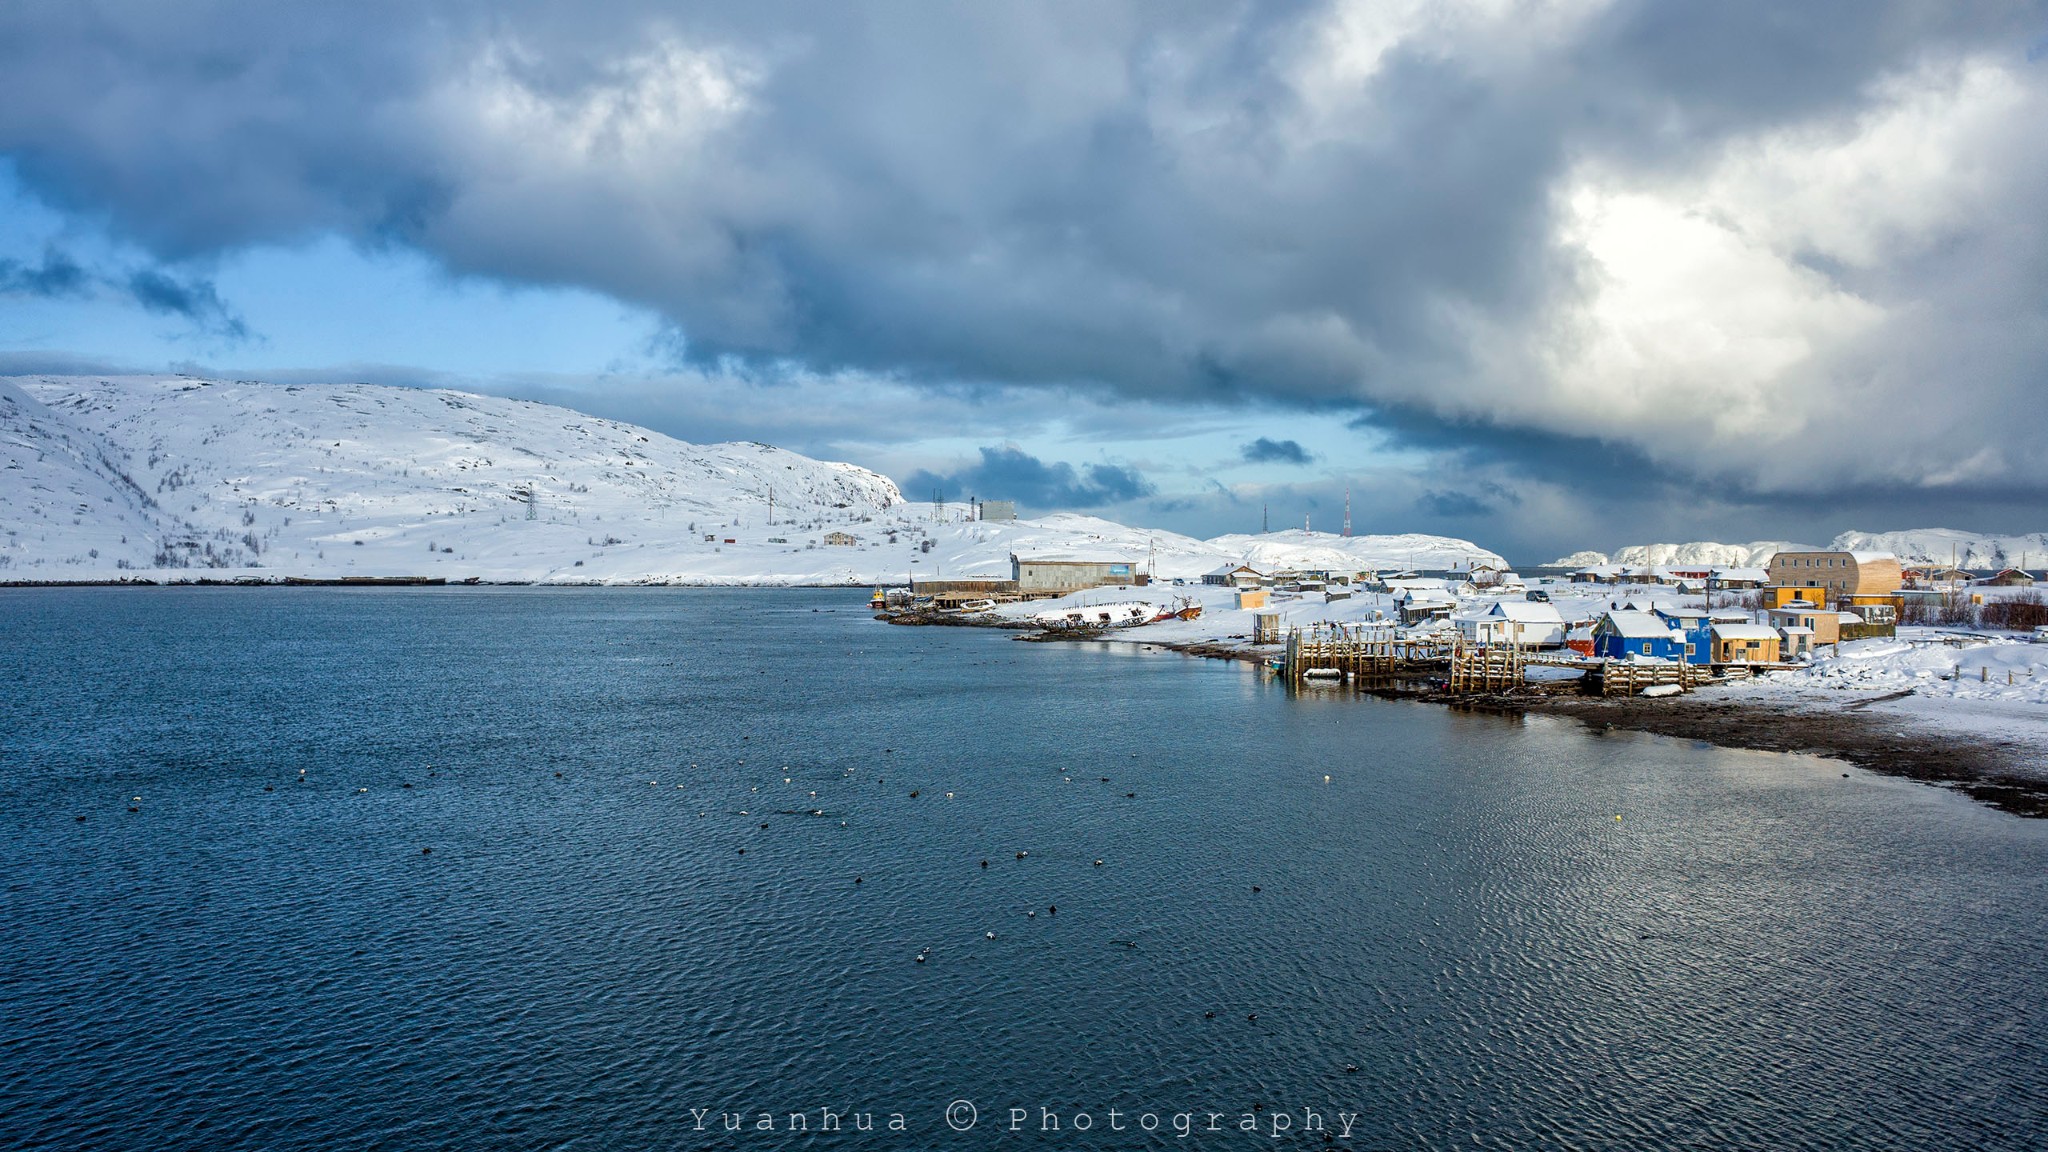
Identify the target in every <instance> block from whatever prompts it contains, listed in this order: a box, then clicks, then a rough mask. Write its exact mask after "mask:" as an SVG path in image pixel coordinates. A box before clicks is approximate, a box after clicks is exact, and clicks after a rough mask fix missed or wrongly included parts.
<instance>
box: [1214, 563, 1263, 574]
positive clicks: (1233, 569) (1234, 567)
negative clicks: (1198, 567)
mask: <svg viewBox="0 0 2048 1152" xmlns="http://www.w3.org/2000/svg"><path fill="white" fill-rule="evenodd" d="M1239 572H1249V573H1251V574H1252V575H1254V576H1257V575H1259V570H1258V569H1256V568H1254V567H1252V566H1251V565H1249V564H1225V565H1224V566H1222V567H1221V568H1211V569H1210V570H1209V571H1208V573H1207V575H1210V576H1232V575H1235V574H1237V573H1239Z"/></svg>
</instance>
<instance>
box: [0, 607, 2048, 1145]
mask: <svg viewBox="0 0 2048 1152" xmlns="http://www.w3.org/2000/svg"><path fill="white" fill-rule="evenodd" d="M863 597H864V593H858V592H853V591H838V592H753V593H748V592H727V591H709V592H707V591H682V590H612V591H541V590H507V591H492V590H459V591H458V590H446V591H439V590H406V591H393V592H383V591H356V590H243V589H215V590H189V591H174V590H115V589H92V590H37V591H10V592H0V660H4V665H0V800H4V803H0V878H4V892H5V894H4V896H0V1146H8V1147H17V1146H18V1147H28V1148H51V1149H81V1148H121V1149H129V1148H132V1149H164V1148H194V1149H198V1148H204V1149H215V1150H230V1149H293V1148H321V1149H331V1148H390V1149H407V1148H475V1149H521V1148H584V1149H615V1148H618V1149H630V1148H662V1149H668V1148H697V1147H759V1148H779V1147H791V1146H812V1145H818V1146H831V1147H845V1148H860V1147H873V1148H939V1147H944V1148H983V1147H986V1148H999V1147H1043V1148H1126V1147H1210V1148H1232V1147H1235V1148H1252V1147H1271V1146H1320V1145H1324V1144H1326V1143H1330V1142H1333V1141H1334V1142H1335V1143H1337V1144H1339V1145H1348V1146H1353V1147H1375V1148H1383V1147H1430V1146H1433V1147H1453V1146H1455V1147H1460V1148H1467V1147H1531V1146H1542V1147H1580V1148H1617V1149H1620V1148H1628V1149H1636V1148H1653V1147H1675V1146H1706V1147H1737V1146H1747V1147H1766V1146H1767V1147H1812V1148H1836V1147H1892V1148H1907V1147H1930V1146H1938V1147H1954V1148H2029V1147H2040V1146H2042V1143H2043V1141H2044V1140H2048V1050H2044V1036H2048V1027H2044V1023H2048V1022H2044V1019H2043V1015H2044V1014H2043V1009H2042V1003H2043V997H2044V994H2048V823H2044V822H2027V821H2022V820H2018V819H2015V818H2013V817H2009V816H2005V815H2002V814H1999V813H1996V812H1992V811H1989V810H1986V809H1983V808H1979V807H1975V806H1972V805H1970V804H1968V803H1966V802H1962V801H1958V800H1956V799H1953V798H1951V797H1949V796H1947V795H1946V794H1944V793H1941V792H1938V791H1935V790H1933V789H1929V788H1927V787H1924V786H1921V785H1917V784H1912V783H1907V782H1901V781H1894V780H1886V779H1880V778H1875V777H1871V776H1866V775H1864V774H1862V773H1860V772H1855V771H1853V770H1852V771H1851V772H1850V775H1849V777H1848V778H1846V779H1845V778H1844V777H1843V775H1842V771H1843V769H1842V768H1841V766H1840V765H1837V764H1834V763H1832V762H1827V761H1820V760H1809V759H1801V758H1795V757H1783V756H1773V755H1767V754H1760V753H1741V752H1730V751H1724V750H1718V749H1712V748H1707V747H1703V746H1696V745H1692V744H1687V743H1683V742H1673V741H1665V740H1656V739H1651V738H1646V737H1638V736H1625V735H1606V736H1602V735H1599V734H1595V733H1589V732H1586V731H1583V730H1580V729H1578V728H1576V727H1572V726H1569V725H1566V724H1563V723H1556V722H1548V721H1527V722H1518V721H1513V720H1505V719H1500V718H1495V717H1475V716H1466V715H1460V714H1456V713H1453V712H1450V711H1447V710H1444V709H1440V708H1434V707H1429V706H1422V705H1411V704H1395V703H1386V702H1376V701H1370V700H1360V699H1354V698H1349V697H1341V696H1339V695H1337V694H1335V693H1324V694H1315V695H1308V696H1303V697H1295V698H1290V697H1289V696H1287V695H1286V694H1285V693H1283V692H1281V691H1278V690H1276V689H1275V687H1274V686H1273V685H1272V684H1270V683H1269V682H1267V681H1266V680H1264V679H1262V678H1261V677H1260V675H1259V674H1258V673H1257V672H1256V671H1255V670H1253V669H1250V668H1248V667H1245V666H1241V665H1227V664H1222V663H1215V662H1207V661H1200V660H1192V659H1187V658H1184V657H1180V656H1176V655H1172V654H1167V653H1156V652H1128V651H1122V652H1120V651H1111V650H1107V649H1104V648H1100V647H1076V646H1067V645H1045V644H1020V643H1013V642H1010V641H1009V640H1007V639H1006V638H1005V637H1004V636H1003V635H1001V634H998V633H991V632H984V631H978V630H956V629H901V628H886V627H883V626H881V625H878V624H875V623H874V622H872V621H870V620H869V619H867V617H866V614H865V613H864V612H863V611H860V608H861V606H862V601H863ZM1326 776H1327V779H1326ZM137 797H139V799H137ZM1617 816H1619V817H1620V819H1616V817H1617ZM984 861H986V866H985V867H984V865H983V862H984ZM1097 861H1099V862H1100V863H1099V864H1098V863H1097ZM1055 908H1057V911H1056V912H1055V911H1054V909H1055ZM1034 913H1035V915H1034ZM989 933H993V934H994V935H993V937H992V938H991V936H990V935H989ZM920 953H923V954H925V955H926V956H927V959H926V960H925V961H923V962H919V961H917V960H916V957H917V956H918V955H919V954H920ZM956 1100H964V1101H968V1102H971V1103H972V1105H973V1106H974V1110H973V1121H974V1123H973V1127H972V1128H971V1129H969V1130H968V1131H965V1132H956V1131H954V1130H953V1128H951V1127H949V1126H948V1122H947V1108H948V1105H949V1104H950V1103H952V1102H953V1101H956ZM1012 1109H1021V1110H1024V1111H1023V1114H1024V1115H1025V1116H1026V1120H1025V1121H1024V1123H1023V1124H1021V1125H1019V1126H1018V1128H1019V1130H1014V1131H1013V1130H1012V1118H1013V1113H1012V1111H1011V1110H1012ZM1112 1109H1115V1110H1116V1111H1115V1113H1114V1115H1112V1112H1111V1110H1112ZM825 1110H830V1111H832V1112H834V1113H836V1114H837V1116H836V1117H834V1118H835V1119H837V1121H838V1122H839V1124H840V1125H841V1128H842V1131H841V1132H840V1133H839V1134H838V1135H836V1136H829V1137H823V1138H820V1137H819V1136H818V1135H817V1132H816V1130H817V1129H818V1128H819V1126H821V1125H822V1124H824V1123H826V1122H827V1119H828V1118H827V1117H826V1116H825V1115H824V1111H825ZM1041 1110H1044V1111H1041ZM731 1113H737V1114H739V1116H740V1118H741V1121H742V1130H741V1131H739V1132H736V1133H727V1132H726V1131H724V1125H725V1120H724V1119H723V1117H725V1116H726V1115H727V1114H731ZM792 1113H800V1114H801V1115H802V1120H803V1123H804V1124H805V1125H806V1126H807V1127H808V1128H809V1129H811V1131H809V1132H792V1131H791V1129H792V1127H793V1123H792V1116H791V1114H792ZM892 1113H900V1114H901V1115H902V1126H903V1131H900V1132H895V1133H891V1132H889V1131H887V1127H888V1125H889V1124H890V1121H891V1114H892ZM764 1114H766V1116H765V1119H766V1120H767V1121H768V1122H769V1123H770V1124H772V1130H763V1129H762V1127H761V1125H762V1123H763V1120H764ZM952 1116H953V1118H954V1120H955V1121H956V1122H963V1123H964V1121H965V1120H966V1119H967V1116H968V1114H967V1112H966V1110H965V1109H964V1108H959V1107H956V1108H955V1110H954V1111H953V1113H952ZM862 1117H869V1118H871V1119H872V1122H873V1124H874V1125H875V1128H876V1129H877V1130H876V1131H873V1132H860V1131H857V1130H856V1129H857V1128H858V1126H859V1123H860V1120H861V1118H862ZM1148 1118H1149V1120H1150V1122H1151V1123H1152V1124H1154V1125H1156V1129H1155V1130H1154V1131H1151V1132H1149V1133H1148V1132H1146V1131H1144V1130H1143V1127H1142V1125H1144V1124H1145V1123H1146V1122H1147V1119H1148ZM1344 1118H1348V1123H1349V1125H1350V1128H1349V1133H1348V1136H1346V1135H1344V1134H1343V1132H1344V1130H1343V1125H1344V1124H1345V1123H1346V1122H1347V1121H1346V1119H1344ZM1048 1119H1051V1120H1056V1121H1058V1122H1059V1123H1060V1125H1061V1127H1060V1131H1059V1132H1057V1133H1050V1132H1043V1131H1041V1129H1042V1128H1043V1127H1044V1125H1045V1124H1046V1122H1047V1120H1048ZM1245 1123H1251V1124H1254V1125H1256V1127H1257V1129H1258V1134H1256V1135H1253V1134H1249V1133H1247V1132H1245V1131H1243V1130H1242V1128H1241V1125H1243V1124H1245ZM700 1124H701V1125H702V1129H703V1130H701V1131H699V1130H698V1128H699V1125H700ZM1083 1124H1086V1125H1087V1127H1085V1128H1081V1125H1083ZM1312 1124H1320V1125H1321V1126H1322V1130H1320V1131H1315V1130H1311V1131H1307V1132H1304V1129H1307V1128H1309V1127H1310V1126H1311V1125H1312ZM1119 1126H1120V1127H1121V1130H1117V1129H1118V1127H1119ZM1177 1128H1185V1129H1186V1130H1187V1132H1188V1134H1187V1135H1186V1136H1185V1137H1183V1136H1181V1135H1180V1134H1179V1132H1178V1131H1177V1130H1176V1129H1177ZM1077 1129H1080V1130H1077ZM1275 1131H1278V1133H1279V1136H1278V1138H1275V1136H1274V1132H1275ZM1326 1136H1327V1137H1330V1138H1333V1139H1332V1140H1326V1139H1325V1137H1326Z"/></svg>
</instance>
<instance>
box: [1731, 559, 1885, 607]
mask: <svg viewBox="0 0 2048 1152" xmlns="http://www.w3.org/2000/svg"><path fill="white" fill-rule="evenodd" d="M1770 575H1771V582H1770V584H1769V585H1768V586H1767V587H1765V588H1764V606H1765V607H1767V608H1782V607H1784V606H1785V605H1787V604H1789V603H1791V602H1792V601H1794V600H1804V601H1806V602H1807V603H1809V604H1812V605H1814V606H1816V607H1821V608H1827V607H1832V606H1833V605H1835V604H1836V603H1838V602H1850V603H1856V602H1858V599H1857V598H1858V597H1862V598H1863V599H1862V600H1861V601H1860V602H1862V603H1866V604H1867V603H1871V602H1873V600H1875V599H1877V598H1888V597H1890V595H1891V594H1892V593H1894V592H1897V591H1898V590H1899V588H1900V586H1901V585H1902V584H1904V582H1905V580H1904V575H1903V573H1902V572H1901V570H1900V568H1899V558H1898V557H1896V556H1894V555H1892V554H1891V553H1889V552H1780V553H1778V554H1777V555H1776V556H1773V557H1771V567H1770Z"/></svg>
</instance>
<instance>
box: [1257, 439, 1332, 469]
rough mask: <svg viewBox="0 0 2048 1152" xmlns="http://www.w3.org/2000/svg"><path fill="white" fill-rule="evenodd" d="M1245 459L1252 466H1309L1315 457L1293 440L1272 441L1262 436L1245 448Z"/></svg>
mask: <svg viewBox="0 0 2048 1152" xmlns="http://www.w3.org/2000/svg"><path fill="white" fill-rule="evenodd" d="M1243 452H1244V458H1245V460H1246V461H1247V462H1249V463H1252V464H1307V463H1309V462H1310V461H1312V460H1314V459H1315V457H1314V456H1312V455H1310V454H1309V452H1308V450H1307V449H1305V448H1303V447H1302V446H1301V445H1300V444H1299V443H1297V442H1295V441H1293V440H1272V439H1269V438H1267V437H1264V436H1261V437H1259V438H1258V439H1257V440H1254V441H1252V442H1251V443H1249V444H1247V445H1245V446H1244V449H1243Z"/></svg>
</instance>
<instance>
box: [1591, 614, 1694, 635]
mask: <svg viewBox="0 0 2048 1152" xmlns="http://www.w3.org/2000/svg"><path fill="white" fill-rule="evenodd" d="M1606 619H1607V621H1608V626H1609V627H1610V628H1612V629H1613V630H1614V633H1615V635H1617V636H1621V637H1624V638H1626V639H1630V640H1669V639H1673V638H1674V636H1673V633H1672V631H1671V625H1669V624H1666V623H1665V622H1664V621H1663V620H1662V619H1661V618H1660V617H1658V616H1655V615H1653V614H1651V613H1649V612H1630V611H1628V610H1626V609H1623V610H1620V611H1616V612H1609V613H1608V614H1607V616H1606ZM1676 639H1679V640H1681V641H1682V640H1683V639H1684V637H1683V636H1682V635H1681V636H1677V637H1676Z"/></svg>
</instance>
